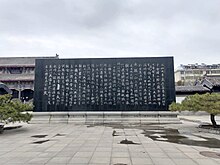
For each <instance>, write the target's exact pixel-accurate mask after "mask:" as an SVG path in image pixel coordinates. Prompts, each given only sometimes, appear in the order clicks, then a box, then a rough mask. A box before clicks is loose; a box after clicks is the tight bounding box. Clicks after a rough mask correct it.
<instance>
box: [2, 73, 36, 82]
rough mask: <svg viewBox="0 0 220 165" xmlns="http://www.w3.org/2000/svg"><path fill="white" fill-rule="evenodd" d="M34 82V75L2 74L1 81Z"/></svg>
mask: <svg viewBox="0 0 220 165" xmlns="http://www.w3.org/2000/svg"><path fill="white" fill-rule="evenodd" d="M24 80H34V74H19V75H18V74H6V75H3V74H2V75H1V74H0V81H24Z"/></svg>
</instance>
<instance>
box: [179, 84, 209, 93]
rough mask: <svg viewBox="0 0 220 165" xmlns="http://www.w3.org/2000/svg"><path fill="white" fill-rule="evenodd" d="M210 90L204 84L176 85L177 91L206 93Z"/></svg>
mask: <svg viewBox="0 0 220 165" xmlns="http://www.w3.org/2000/svg"><path fill="white" fill-rule="evenodd" d="M209 91H210V90H209V89H208V88H206V87H204V86H201V85H198V86H176V93H187V92H189V93H197V92H198V93H205V92H209Z"/></svg>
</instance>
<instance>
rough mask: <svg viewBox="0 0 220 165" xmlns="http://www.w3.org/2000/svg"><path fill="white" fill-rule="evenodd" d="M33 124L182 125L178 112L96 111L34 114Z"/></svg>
mask: <svg viewBox="0 0 220 165" xmlns="http://www.w3.org/2000/svg"><path fill="white" fill-rule="evenodd" d="M32 115H33V118H32V120H31V123H76V124H77V123H81V124H83V123H84V124H88V123H89V124H90V123H103V124H104V123H116V122H117V123H140V124H141V123H143V124H146V123H147V124H169V123H181V122H180V120H179V119H178V118H177V115H178V113H177V112H170V111H168V112H165V111H132V112H129V111H108V112H106V111H101V112H100V111H95V112H33V113H32Z"/></svg>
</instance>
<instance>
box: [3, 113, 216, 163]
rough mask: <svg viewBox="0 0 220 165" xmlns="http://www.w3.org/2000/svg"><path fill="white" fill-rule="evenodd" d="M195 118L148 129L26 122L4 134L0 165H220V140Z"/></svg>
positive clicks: (152, 126) (145, 127)
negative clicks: (173, 135)
mask: <svg viewBox="0 0 220 165" xmlns="http://www.w3.org/2000/svg"><path fill="white" fill-rule="evenodd" d="M186 118H187V117H186ZM189 118H190V120H181V122H182V124H166V125H142V126H138V125H137V126H133V125H126V126H122V125H120V124H119V125H98V124H97V125H83V124H82V125H76V124H22V127H21V128H16V129H6V130H5V131H4V133H3V134H1V135H0V164H1V165H12V164H22V165H23V164H36V165H37V164H38V165H39V164H48V165H49V164H50V165H56V164H75V165H76V164H78V165H85V164H89V165H203V164H204V165H219V164H220V159H219V158H220V157H219V156H218V154H220V143H219V142H220V141H219V140H220V136H219V135H217V134H210V133H204V132H201V131H198V129H197V127H198V122H195V121H194V122H193V118H192V117H189ZM207 119H208V117H207ZM175 130H176V131H175ZM164 131H168V132H167V135H166V136H163V133H164ZM171 134H176V136H175V137H173V138H174V139H172V138H171V137H170V135H171ZM177 134H179V135H178V136H177ZM183 136H184V137H185V138H187V139H185V140H183V141H181V138H179V137H183ZM202 153H206V154H202ZM207 153H210V154H208V155H207ZM213 153H216V155H215V154H213ZM203 155H205V156H203ZM210 155H211V156H210ZM213 155H214V156H213Z"/></svg>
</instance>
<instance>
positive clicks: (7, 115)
mask: <svg viewBox="0 0 220 165" xmlns="http://www.w3.org/2000/svg"><path fill="white" fill-rule="evenodd" d="M11 98H12V96H11V95H9V94H6V95H1V96H0V122H1V123H10V122H16V121H18V122H21V121H23V122H28V121H30V120H31V117H32V115H31V114H29V113H28V112H25V111H32V110H33V105H32V104H30V103H27V104H24V103H22V102H21V101H20V100H12V99H11Z"/></svg>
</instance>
